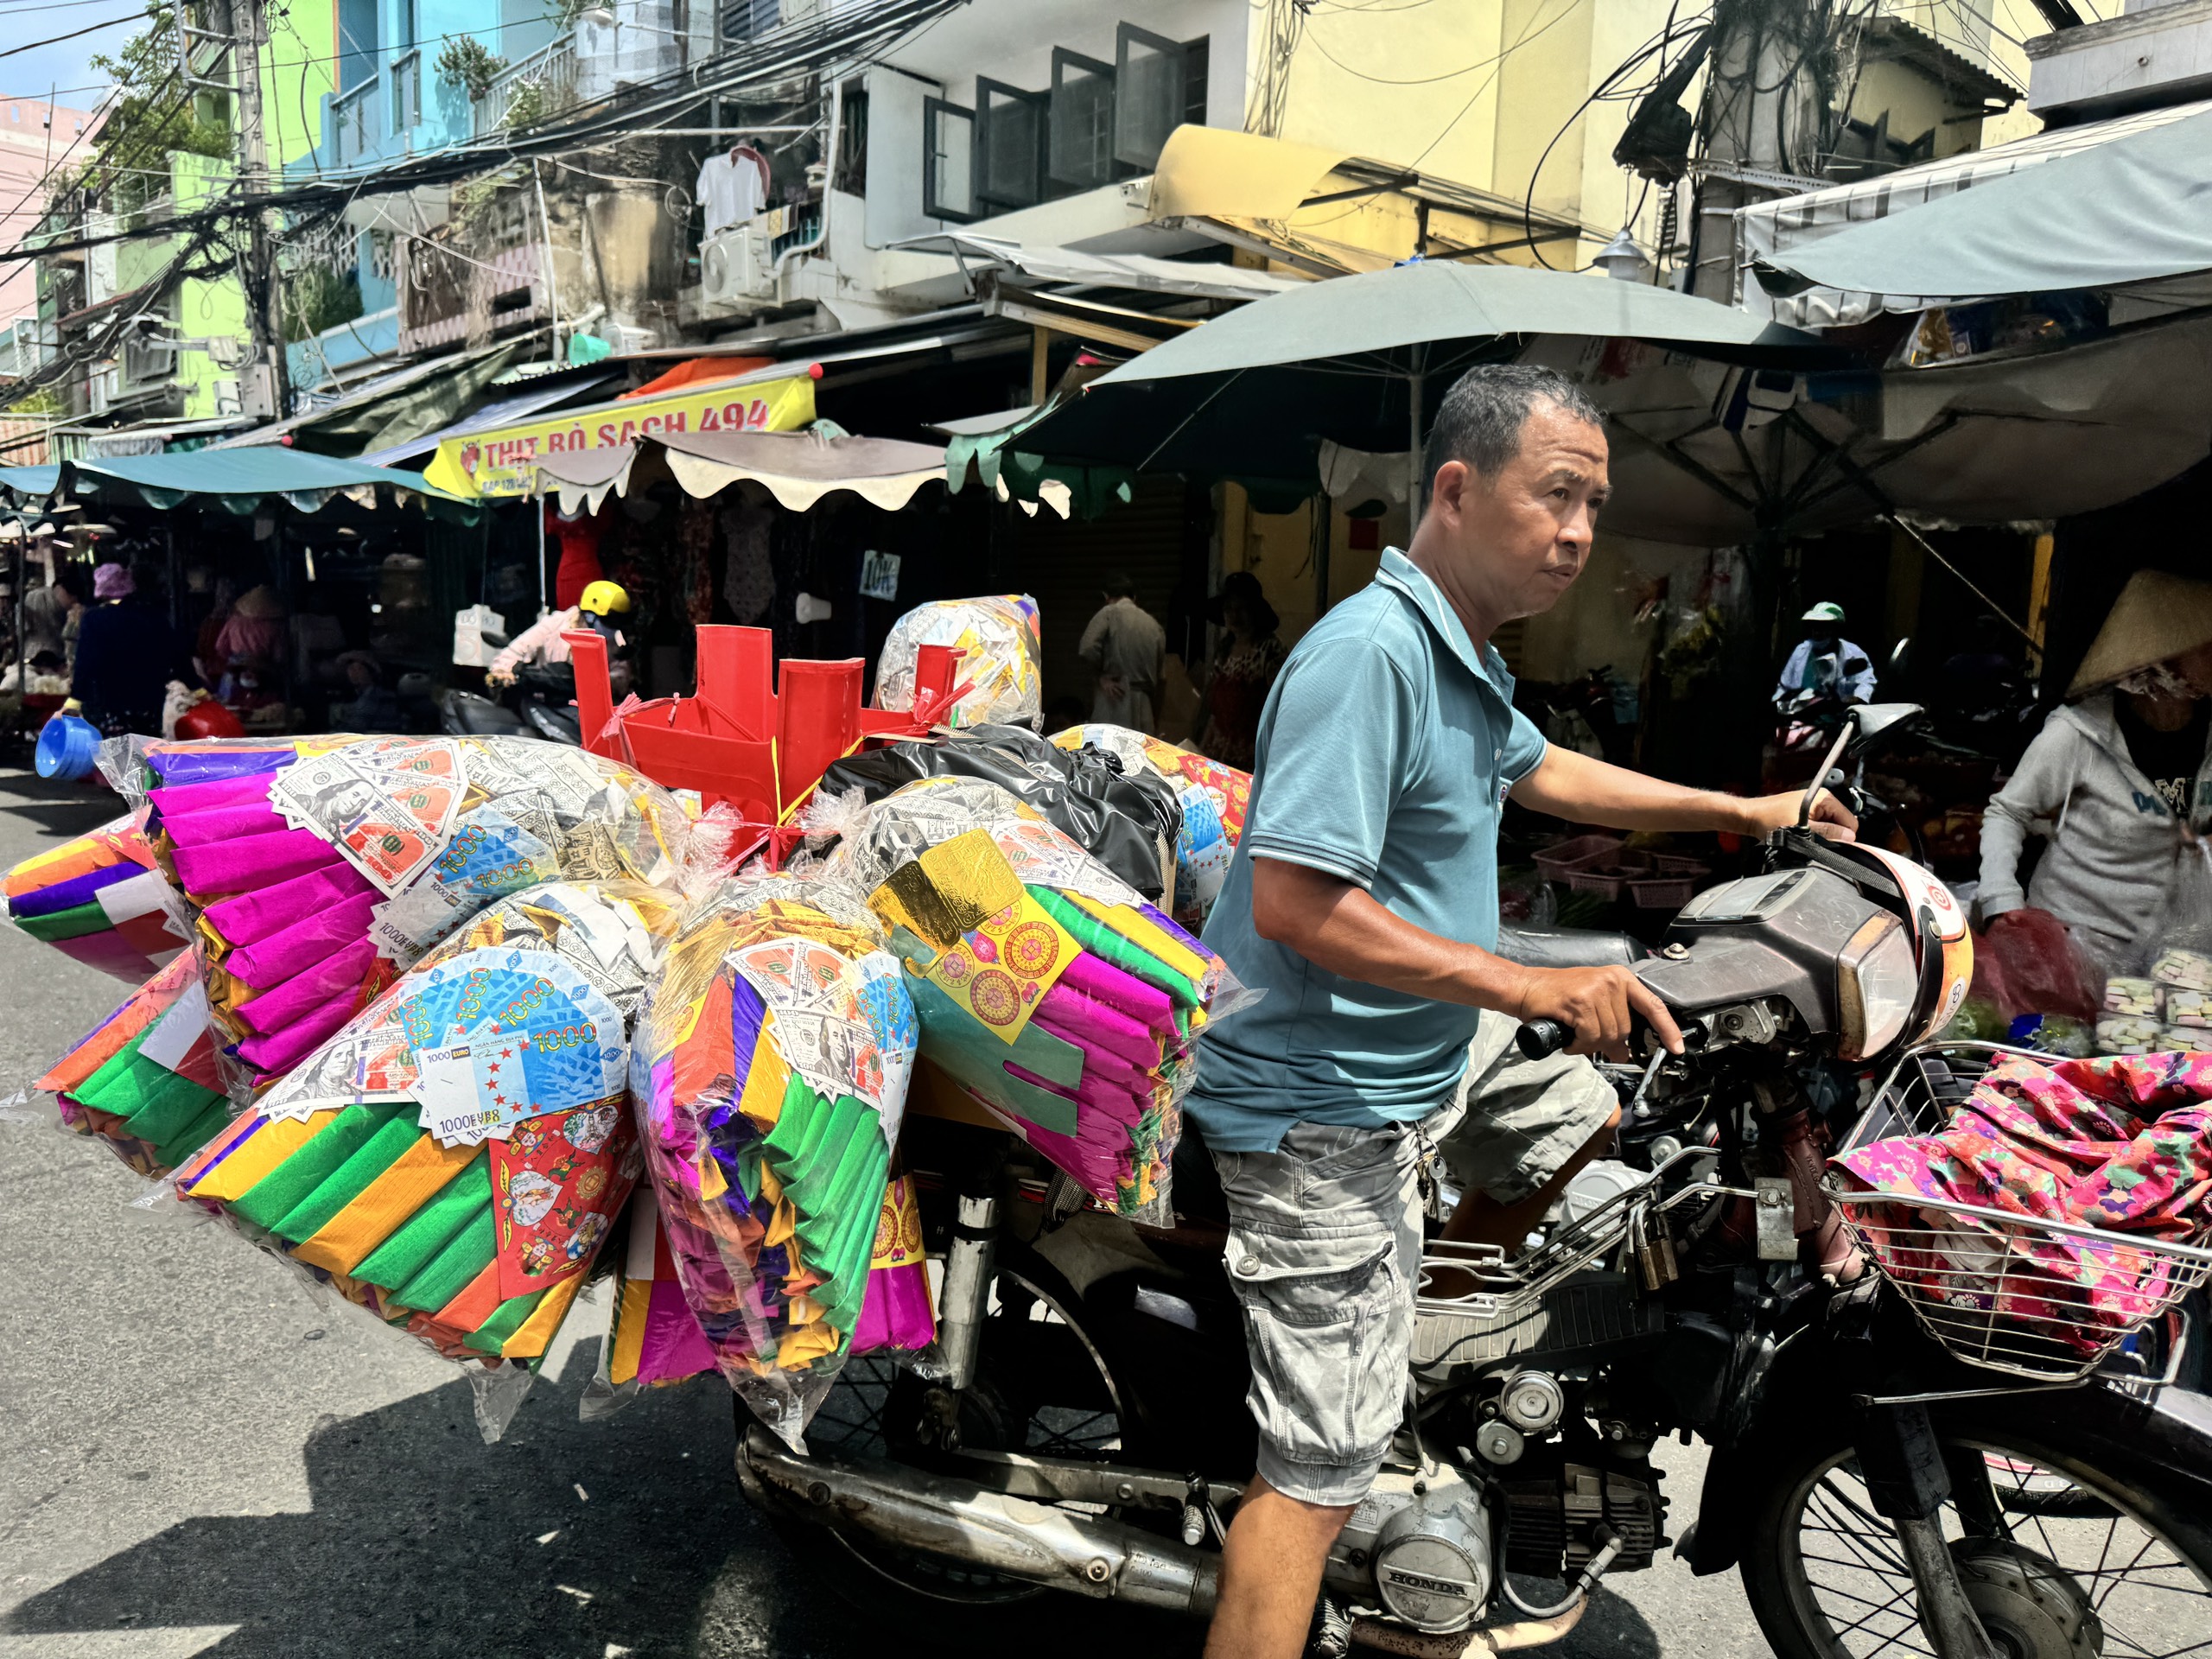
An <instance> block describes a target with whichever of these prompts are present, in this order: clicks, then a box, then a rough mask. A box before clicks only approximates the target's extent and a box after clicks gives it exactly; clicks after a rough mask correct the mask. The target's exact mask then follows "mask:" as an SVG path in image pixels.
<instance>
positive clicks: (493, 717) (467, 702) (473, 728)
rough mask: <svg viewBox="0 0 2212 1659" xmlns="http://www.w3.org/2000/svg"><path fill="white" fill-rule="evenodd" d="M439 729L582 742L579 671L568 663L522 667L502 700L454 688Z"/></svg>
mask: <svg viewBox="0 0 2212 1659" xmlns="http://www.w3.org/2000/svg"><path fill="white" fill-rule="evenodd" d="M438 729H439V730H440V731H442V732H443V733H444V734H446V735H447V736H448V737H537V738H543V740H544V741H547V742H549V743H565V744H567V745H569V747H571V748H575V747H582V742H583V739H582V734H581V732H580V728H579V727H578V723H577V715H576V673H575V669H574V668H572V667H570V666H569V664H566V663H550V664H543V663H539V664H529V665H527V666H524V667H522V668H518V669H517V670H516V671H515V677H514V683H513V684H512V686H511V687H510V688H508V690H507V693H506V696H505V700H504V701H501V702H493V700H492V699H491V698H490V697H487V696H483V695H481V694H480V693H479V692H474V691H461V690H452V691H448V692H447V693H446V694H445V696H444V697H443V698H442V699H441V702H440V705H439V716H438Z"/></svg>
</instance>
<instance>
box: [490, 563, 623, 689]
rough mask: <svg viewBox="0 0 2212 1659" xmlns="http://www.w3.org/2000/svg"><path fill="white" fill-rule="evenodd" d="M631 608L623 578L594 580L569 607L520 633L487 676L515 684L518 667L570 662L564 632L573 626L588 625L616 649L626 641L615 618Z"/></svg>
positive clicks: (498, 683) (610, 646)
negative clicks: (617, 580)
mask: <svg viewBox="0 0 2212 1659" xmlns="http://www.w3.org/2000/svg"><path fill="white" fill-rule="evenodd" d="M629 610H630V595H629V594H627V593H626V592H624V591H623V588H622V585H621V584H620V582H608V581H607V580H605V579H604V578H602V579H601V580H600V581H598V582H592V583H590V584H588V586H587V587H586V588H584V590H583V592H582V594H581V595H579V596H578V598H577V600H576V602H575V604H574V605H572V606H570V607H569V608H568V609H567V610H564V611H555V612H554V613H552V614H551V615H550V616H548V617H546V618H544V619H543V620H541V621H538V622H535V623H533V624H531V626H529V627H527V628H524V630H523V631H522V632H520V633H518V634H517V635H516V636H515V637H514V639H512V641H510V642H509V644H508V645H507V648H506V649H505V651H502V652H500V653H499V655H498V656H496V657H494V658H493V659H492V666H491V667H490V668H488V669H487V670H486V671H485V674H484V677H485V678H486V680H487V681H489V682H490V683H492V684H493V685H512V684H513V683H514V682H515V671H516V670H518V669H520V668H526V667H531V666H534V665H537V664H556V663H565V662H567V661H568V660H569V642H568V641H567V640H566V639H563V638H562V637H561V636H562V635H563V634H564V633H566V632H569V630H571V629H574V628H588V629H590V630H591V631H592V632H594V633H598V634H601V635H604V636H605V638H606V639H607V649H608V650H609V651H610V652H611V651H613V650H615V649H616V648H618V647H619V646H620V645H621V644H622V643H623V641H622V634H621V631H620V629H619V628H618V627H617V626H615V622H614V619H615V618H616V617H618V616H625V615H627V614H628V613H629Z"/></svg>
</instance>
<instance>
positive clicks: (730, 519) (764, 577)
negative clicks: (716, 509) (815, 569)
mask: <svg viewBox="0 0 2212 1659" xmlns="http://www.w3.org/2000/svg"><path fill="white" fill-rule="evenodd" d="M718 522H719V524H721V532H722V541H723V553H722V602H723V603H724V604H725V605H727V606H728V607H729V613H730V615H731V616H732V617H733V618H734V619H735V620H736V621H737V623H738V625H739V626H741V627H759V626H764V625H765V624H766V621H767V620H768V607H770V606H772V605H773V604H774V603H775V602H776V567H775V563H774V558H773V555H772V542H773V538H774V534H775V528H776V515H775V514H774V513H773V512H771V511H770V510H769V509H768V508H766V507H761V506H754V505H751V504H749V503H747V504H741V505H736V506H730V507H725V508H723V509H722V511H721V518H720V519H719V520H718Z"/></svg>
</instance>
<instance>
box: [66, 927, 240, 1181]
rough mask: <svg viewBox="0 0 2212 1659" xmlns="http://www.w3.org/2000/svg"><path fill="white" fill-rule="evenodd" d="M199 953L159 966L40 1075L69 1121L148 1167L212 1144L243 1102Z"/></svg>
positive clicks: (154, 1171) (161, 1169) (164, 1168)
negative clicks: (213, 1025)
mask: <svg viewBox="0 0 2212 1659" xmlns="http://www.w3.org/2000/svg"><path fill="white" fill-rule="evenodd" d="M226 1082H227V1079H226V1077H225V1076H224V1073H223V1071H222V1069H221V1067H220V1065H219V1062H218V1058H217V1054H216V1050H215V1044H214V1040H213V1033H212V1032H211V1031H210V1029H209V1027H208V1020H207V990H206V988H205V987H204V986H202V985H201V983H200V972H199V966H198V963H195V962H194V959H193V958H192V957H190V956H188V955H184V954H181V953H180V954H178V955H177V956H175V957H172V958H171V959H170V961H169V962H168V963H167V965H165V966H163V967H161V968H157V969H155V970H154V975H153V977H152V978H150V979H149V980H148V981H147V982H145V983H144V984H143V985H142V986H140V987H139V988H138V989H137V990H136V991H134V992H132V993H131V995H130V996H128V997H126V998H125V999H124V1001H123V1005H122V1006H121V1007H118V1008H117V1009H116V1011H115V1012H114V1013H113V1014H110V1015H108V1017H107V1018H106V1019H105V1020H102V1021H100V1023H99V1025H98V1026H96V1027H93V1028H92V1031H91V1032H89V1033H86V1036H85V1037H84V1038H83V1039H81V1040H79V1042H78V1043H77V1045H76V1046H74V1047H73V1048H72V1049H71V1050H70V1051H69V1052H67V1054H64V1055H63V1056H62V1057H61V1058H60V1059H59V1060H56V1061H55V1062H54V1065H52V1066H51V1067H50V1068H48V1071H47V1073H46V1075H45V1076H44V1077H41V1078H40V1079H39V1080H38V1082H37V1083H36V1084H35V1085H34V1086H35V1088H37V1089H40V1090H45V1091H47V1092H49V1093H51V1094H53V1095H54V1097H55V1101H56V1103H57V1105H58V1106H59V1108H60V1114H61V1121H62V1123H63V1124H64V1125H65V1126H66V1127H67V1128H72V1129H74V1130H75V1131H76V1132H77V1133H79V1135H97V1136H99V1138H100V1139H102V1140H104V1141H106V1142H107V1143H108V1144H109V1146H110V1147H111V1148H112V1150H113V1151H114V1152H115V1154H116V1155H117V1156H118V1157H119V1158H121V1159H122V1160H123V1161H124V1163H126V1164H128V1165H129V1166H130V1167H131V1168H132V1169H135V1170H137V1172H138V1173H140V1174H142V1175H149V1176H152V1175H162V1174H166V1173H168V1171H170V1170H172V1169H174V1168H175V1167H176V1166H178V1165H179V1164H181V1163H182V1162H184V1160H186V1159H188V1158H189V1157H190V1156H191V1155H192V1154H194V1153H195V1152H197V1151H199V1150H200V1147H203V1146H205V1145H207V1142H208V1141H211V1140H213V1138H214V1137H215V1135H217V1134H218V1133H219V1132H220V1130H221V1129H222V1128H223V1126H224V1125H225V1124H226V1123H228V1122H230V1121H231V1116H232V1112H233V1111H234V1110H236V1108H235V1107H234V1106H233V1105H232V1103H231V1098H230V1096H229V1095H228V1093H227V1092H226Z"/></svg>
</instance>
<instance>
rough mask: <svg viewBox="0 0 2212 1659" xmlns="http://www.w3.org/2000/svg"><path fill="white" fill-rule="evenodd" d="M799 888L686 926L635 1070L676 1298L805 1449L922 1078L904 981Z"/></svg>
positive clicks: (861, 1286) (709, 913) (712, 902)
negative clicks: (679, 1295) (916, 1082)
mask: <svg viewBox="0 0 2212 1659" xmlns="http://www.w3.org/2000/svg"><path fill="white" fill-rule="evenodd" d="M794 890H798V891H804V889H799V888H797V887H796V884H789V883H784V884H776V885H774V886H772V887H768V888H766V889H765V890H764V889H761V888H758V887H753V886H751V885H749V884H747V883H743V882H738V883H733V884H732V885H731V887H729V888H728V889H726V890H725V891H723V892H722V893H718V894H716V895H713V896H710V897H709V899H707V900H706V901H704V902H703V903H702V906H700V907H699V908H697V909H696V911H695V912H693V915H692V917H691V918H690V920H688V921H687V922H686V924H685V926H684V929H683V933H682V934H681V935H680V936H679V937H678V938H677V941H676V943H675V944H672V945H671V947H670V949H669V952H668V956H667V958H666V959H665V961H664V963H662V966H661V969H660V972H659V973H658V976H656V977H655V980H654V982H653V986H652V993H651V996H650V1001H649V1009H648V1014H647V1016H646V1020H645V1023H644V1025H643V1027H641V1030H640V1034H639V1041H638V1043H637V1045H636V1047H635V1050H634V1052H633V1057H632V1081H631V1093H632V1098H633V1100H634V1102H635V1104H636V1108H637V1111H638V1116H639V1126H640V1128H641V1129H642V1131H643V1134H644V1140H645V1154H646V1156H645V1163H646V1167H647V1169H648V1170H650V1171H651V1173H652V1180H653V1186H654V1190H655V1192H656V1193H657V1194H658V1198H659V1200H660V1221H661V1225H662V1228H663V1230H664V1233H665V1236H666V1237H667V1240H668V1245H669V1250H670V1254H671V1258H672V1261H673V1263H674V1266H675V1268H676V1274H677V1281H678V1282H679V1283H680V1284H681V1285H682V1286H683V1293H684V1297H685V1300H686V1301H687V1302H688V1303H689V1304H690V1308H691V1311H692V1313H693V1314H694V1315H695V1316H696V1318H697V1319H698V1322H699V1326H700V1329H701V1331H702V1333H703V1334H704V1336H705V1338H706V1340H707V1342H708V1344H709V1346H710V1347H711V1348H712V1350H713V1351H714V1356H715V1363H716V1364H717V1365H718V1366H719V1367H720V1368H721V1372H722V1374H723V1376H726V1377H728V1380H729V1382H730V1384H731V1386H732V1387H733V1388H734V1389H736V1390H737V1391H738V1392H739V1393H740V1394H741V1395H743V1396H744V1397H745V1398H746V1400H747V1402H748V1403H749V1404H750V1405H751V1406H752V1407H753V1409H754V1410H755V1411H756V1412H757V1413H758V1414H760V1417H761V1418H762V1419H763V1421H766V1422H768V1423H770V1424H772V1426H774V1427H776V1428H777V1430H778V1431H779V1433H782V1434H784V1435H785V1438H787V1439H789V1440H791V1441H792V1442H793V1443H794V1444H797V1442H798V1436H799V1434H800V1433H801V1432H802V1431H803V1430H804V1427H805V1424H806V1421H807V1419H808V1418H809V1417H810V1415H811V1414H813V1411H814V1408H816V1407H817V1405H819V1404H820V1403H821V1401H822V1398H823V1395H825V1394H827V1393H828V1391H829V1387H830V1385H831V1383H832V1382H833V1381H834V1380H835V1378H836V1373H837V1370H839V1368H840V1367H842V1364H843V1363H844V1361H845V1358H846V1356H847V1355H848V1354H849V1351H850V1350H851V1346H852V1339H853V1333H854V1331H855V1327H856V1325H858V1324H859V1321H860V1318H861V1310H862V1306H863V1305H864V1301H865V1297H866V1291H867V1284H868V1265H869V1262H870V1260H871V1258H872V1253H873V1249H874V1243H875V1238H876V1232H877V1224H878V1220H879V1217H880V1211H881V1206H882V1198H883V1192H884V1186H885V1182H886V1179H887V1170H888V1166H889V1163H890V1156H891V1146H892V1143H893V1141H895V1140H896V1139H897V1136H898V1129H899V1116H900V1114H901V1113H902V1112H903V1111H904V1109H905V1106H906V1083H907V1078H908V1076H909V1075H910V1072H911V1069H912V1063H913V1056H914V1043H915V1028H914V1014H913V1005H912V1002H911V1001H909V1000H908V998H907V995H906V989H905V988H904V986H903V985H902V984H901V982H900V980H901V976H900V970H899V963H898V962H897V961H896V960H895V959H894V958H893V957H891V956H889V955H888V954H887V953H886V952H885V951H884V950H882V949H881V948H880V944H878V941H877V938H876V936H875V935H874V932H873V931H869V930H868V929H867V928H865V927H864V926H859V927H856V926H853V925H848V924H847V923H846V922H843V921H840V920H839V919H838V918H837V917H836V915H835V914H833V913H832V912H833V911H834V910H836V909H838V908H841V906H829V907H828V908H824V907H823V906H817V905H815V904H810V903H807V902H803V901H802V900H801V899H798V898H793V897H788V896H785V897H777V896H763V893H764V891H765V892H766V893H770V894H773V893H791V892H792V891H794Z"/></svg>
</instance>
